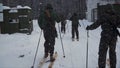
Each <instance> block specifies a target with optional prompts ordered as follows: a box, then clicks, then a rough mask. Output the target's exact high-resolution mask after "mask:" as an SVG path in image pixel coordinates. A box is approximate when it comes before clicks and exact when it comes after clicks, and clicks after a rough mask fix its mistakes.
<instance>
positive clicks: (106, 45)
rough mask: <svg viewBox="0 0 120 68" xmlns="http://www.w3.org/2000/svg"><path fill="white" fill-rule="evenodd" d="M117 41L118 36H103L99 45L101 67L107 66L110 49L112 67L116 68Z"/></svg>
mask: <svg viewBox="0 0 120 68" xmlns="http://www.w3.org/2000/svg"><path fill="white" fill-rule="evenodd" d="M116 41H117V37H112V38H111V36H110V37H106V36H101V39H100V45H99V53H98V54H99V58H98V65H99V68H105V67H106V56H107V51H108V49H109V59H110V68H116V51H115V50H116Z"/></svg>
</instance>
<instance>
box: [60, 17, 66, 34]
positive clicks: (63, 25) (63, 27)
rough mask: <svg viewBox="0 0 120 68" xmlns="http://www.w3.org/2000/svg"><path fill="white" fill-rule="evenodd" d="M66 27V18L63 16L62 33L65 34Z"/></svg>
mask: <svg viewBox="0 0 120 68" xmlns="http://www.w3.org/2000/svg"><path fill="white" fill-rule="evenodd" d="M65 25H66V20H65V16H64V15H61V32H62V33H65Z"/></svg>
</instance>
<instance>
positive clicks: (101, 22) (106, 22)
mask: <svg viewBox="0 0 120 68" xmlns="http://www.w3.org/2000/svg"><path fill="white" fill-rule="evenodd" d="M110 23H112V24H114V25H115V27H116V28H120V20H119V17H118V16H111V15H109V14H105V15H102V16H101V17H100V18H99V19H98V20H97V21H96V22H95V23H93V24H92V25H90V26H89V28H88V29H89V30H93V29H96V28H98V27H99V26H101V28H102V32H101V36H117V33H116V31H115V29H114V28H113V25H111V24H110Z"/></svg>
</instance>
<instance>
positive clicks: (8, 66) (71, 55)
mask: <svg viewBox="0 0 120 68" xmlns="http://www.w3.org/2000/svg"><path fill="white" fill-rule="evenodd" d="M80 24H81V27H79V36H80V39H79V41H76V40H75V41H74V42H73V41H72V40H71V22H70V21H67V25H66V28H67V30H66V34H65V35H64V34H62V37H63V38H62V40H63V45H64V50H65V56H66V57H65V58H63V51H62V46H61V41H60V37H58V38H56V44H55V51H57V52H58V58H57V60H56V62H55V64H54V66H53V68H86V49H87V31H86V30H85V27H86V26H87V25H88V24H91V23H90V22H88V21H86V20H80ZM57 26H58V24H56V27H57ZM57 31H58V27H57ZM100 32H101V29H100V28H98V29H96V30H92V31H89V38H88V39H89V40H88V43H89V45H88V47H89V50H88V51H89V54H88V56H89V58H88V59H89V60H88V68H96V67H97V62H98V47H99V39H100ZM40 33H41V30H40V28H39V27H38V24H37V20H34V31H33V32H32V34H31V35H26V34H20V33H15V34H10V35H9V34H0V68H31V66H32V65H33V60H34V55H35V51H36V48H37V45H38V39H39V36H40ZM58 34H59V32H58ZM43 44H44V37H43V33H42V36H41V40H40V44H39V50H38V53H37V58H36V62H35V68H38V64H39V62H40V59H41V58H42V57H43V55H44V46H43ZM116 51H117V68H120V59H119V57H120V39H119V38H118V42H117V48H116ZM21 55H24V56H23V57H20V56H21ZM48 64H49V63H45V64H44V66H43V68H47V67H48Z"/></svg>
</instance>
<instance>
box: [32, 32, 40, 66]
mask: <svg viewBox="0 0 120 68" xmlns="http://www.w3.org/2000/svg"><path fill="white" fill-rule="evenodd" d="M41 35H42V30H41V31H40V36H39V40H38V45H37V48H36V52H35V57H34V61H33V65H32V66H31V68H34V65H35V60H36V56H37V52H38V48H39V44H40V39H41Z"/></svg>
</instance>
